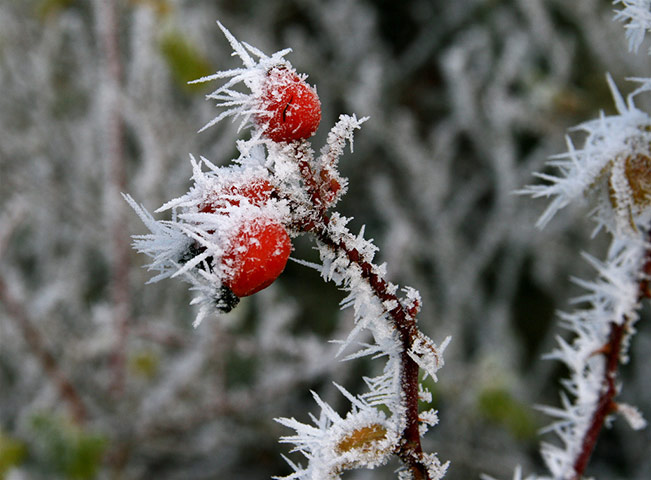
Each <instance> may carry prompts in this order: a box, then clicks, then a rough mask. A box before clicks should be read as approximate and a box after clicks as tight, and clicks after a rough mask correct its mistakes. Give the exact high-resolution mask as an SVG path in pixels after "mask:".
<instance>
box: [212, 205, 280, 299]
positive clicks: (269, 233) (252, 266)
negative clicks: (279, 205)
mask: <svg viewBox="0 0 651 480" xmlns="http://www.w3.org/2000/svg"><path fill="white" fill-rule="evenodd" d="M291 248H292V246H291V242H290V239H289V235H288V234H287V230H285V227H284V226H283V225H282V224H280V223H278V222H277V221H275V220H272V219H270V218H265V217H260V218H256V219H254V220H252V221H251V222H247V223H244V224H242V226H241V227H240V229H239V230H238V231H237V233H236V234H235V235H234V236H233V239H232V241H231V244H230V245H229V247H228V248H227V250H226V253H225V254H224V256H223V257H222V261H223V266H224V269H225V273H226V280H225V281H224V284H225V285H226V286H227V287H228V288H230V289H231V291H232V292H233V293H234V294H235V295H236V296H238V297H246V296H248V295H253V294H254V293H256V292H259V291H260V290H262V289H263V288H266V287H268V286H269V285H271V284H272V283H273V281H274V280H276V278H278V276H279V275H280V274H281V273H282V271H283V270H284V269H285V265H286V264H287V260H288V259H289V254H290V252H291Z"/></svg>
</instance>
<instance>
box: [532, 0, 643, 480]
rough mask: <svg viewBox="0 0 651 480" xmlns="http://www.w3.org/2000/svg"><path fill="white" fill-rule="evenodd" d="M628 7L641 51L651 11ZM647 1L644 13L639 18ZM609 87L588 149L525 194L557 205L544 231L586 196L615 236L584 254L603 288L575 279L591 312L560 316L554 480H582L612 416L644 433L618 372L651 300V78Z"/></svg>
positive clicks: (551, 411)
mask: <svg viewBox="0 0 651 480" xmlns="http://www.w3.org/2000/svg"><path fill="white" fill-rule="evenodd" d="M616 3H618V2H616ZM623 3H625V4H626V9H625V10H624V11H621V12H620V13H619V14H618V17H620V18H624V17H625V18H628V19H629V20H630V23H629V24H628V25H627V27H628V28H629V32H628V33H629V40H630V42H631V43H630V47H631V48H632V49H636V48H637V47H638V46H639V44H640V43H641V41H642V39H643V36H644V32H645V30H646V28H647V25H648V23H647V19H646V18H647V17H648V10H649V6H650V4H649V2H623ZM642 3H643V4H644V5H643V9H644V15H637V14H636V8H637V9H638V10H639V8H641V4H642ZM638 13H639V12H638ZM607 80H608V84H609V86H610V88H611V91H612V95H613V97H614V100H615V106H616V108H617V114H616V115H609V116H607V115H604V114H603V113H602V114H601V116H600V118H598V119H596V120H592V121H590V122H586V123H584V124H582V125H579V126H578V127H577V130H580V131H583V132H585V134H586V138H585V141H584V143H583V146H582V148H580V149H577V148H575V146H574V144H573V142H572V141H571V140H570V139H569V137H568V140H567V144H568V153H566V154H563V155H560V156H557V157H556V158H554V159H553V160H552V161H551V162H550V164H551V165H552V166H553V167H555V168H556V169H557V173H556V174H554V175H551V174H547V173H544V174H542V173H541V174H537V176H538V177H539V178H541V179H543V180H544V181H545V182H546V183H545V184H543V185H532V186H529V187H526V188H525V189H524V190H523V191H522V193H525V194H530V195H532V196H533V197H544V198H549V199H551V201H550V204H549V206H548V208H547V210H546V211H545V212H544V213H543V215H542V216H541V217H540V219H539V221H538V226H539V227H541V228H542V227H544V226H545V225H546V224H547V223H548V222H549V221H550V220H551V218H552V217H553V216H554V215H555V214H556V212H558V211H559V210H560V209H562V208H564V207H565V206H567V205H569V204H570V203H573V202H576V201H578V200H581V199H583V198H584V197H588V198H590V200H591V202H592V203H593V205H594V208H593V209H592V211H591V216H592V218H593V219H594V220H595V221H596V222H597V231H598V230H600V229H605V230H607V231H608V233H609V234H610V235H611V243H610V247H609V249H608V253H607V256H606V259H605V260H604V261H600V260H598V259H596V258H593V257H592V256H588V255H585V258H586V259H587V260H588V262H589V263H590V264H591V265H592V266H593V267H594V269H595V270H596V271H597V279H596V280H592V281H585V280H576V282H577V283H578V284H579V285H580V286H581V287H583V288H584V289H585V290H586V293H585V294H584V295H582V296H580V297H579V298H577V299H576V303H578V304H581V305H585V307H584V308H581V309H577V310H575V311H574V312H571V313H561V320H562V325H563V327H565V328H567V329H568V330H570V331H571V332H572V333H573V334H574V338H573V339H572V341H571V342H568V341H566V340H565V339H563V338H561V337H560V336H559V337H558V338H557V341H558V346H557V348H556V349H555V350H554V351H553V352H551V353H550V354H549V355H548V356H547V357H548V358H551V359H556V360H559V361H561V362H563V363H564V364H565V366H566V367H567V368H568V369H569V372H570V375H569V378H568V379H566V380H564V381H563V386H564V389H565V391H564V392H563V393H562V394H561V404H562V405H561V407H542V410H543V411H544V412H545V413H547V414H548V415H550V416H551V417H553V418H555V420H554V422H553V423H552V424H551V425H549V427H547V428H546V429H545V431H546V432H554V433H555V434H556V435H557V436H558V438H559V439H560V441H561V445H557V444H552V443H547V442H545V443H543V445H542V447H541V451H542V455H543V458H544V460H545V462H546V464H547V467H548V469H549V472H550V473H551V475H552V478H553V479H555V480H579V479H580V478H582V476H583V475H584V473H585V471H586V468H587V466H588V462H589V460H590V456H591V455H592V452H593V450H594V448H595V445H596V443H597V440H598V438H599V434H600V432H601V430H602V428H603V426H604V425H606V424H607V422H608V420H609V419H610V417H611V416H612V415H614V414H616V413H619V414H621V415H622V416H623V417H624V418H625V419H626V420H627V421H628V423H629V424H630V426H631V427H632V428H633V429H636V430H637V429H641V428H644V427H645V426H646V421H645V420H644V419H643V418H642V416H641V414H640V412H639V411H638V410H637V409H636V408H635V407H632V406H630V405H627V404H624V403H621V402H619V401H618V400H617V397H618V395H619V394H620V389H621V385H620V382H619V381H618V370H619V367H620V365H622V364H625V363H627V361H628V350H629V345H630V343H631V338H632V336H633V335H634V333H635V323H636V322H637V320H638V311H639V309H640V302H641V301H642V299H644V298H648V297H649V293H650V292H649V275H650V274H651V243H650V240H651V238H650V232H651V118H650V117H649V115H648V114H647V113H645V112H643V111H642V110H640V109H639V108H638V107H637V106H636V105H635V98H636V97H637V96H638V95H640V94H643V93H646V92H648V91H649V90H651V80H649V79H639V80H636V81H637V82H639V83H640V86H639V87H638V88H637V89H636V90H635V91H634V92H633V93H631V94H630V95H629V96H628V97H627V98H626V99H624V98H623V97H622V96H621V94H620V93H619V91H618V89H617V87H616V86H615V83H614V82H613V80H612V78H611V77H610V76H608V79H607ZM541 478H547V477H541Z"/></svg>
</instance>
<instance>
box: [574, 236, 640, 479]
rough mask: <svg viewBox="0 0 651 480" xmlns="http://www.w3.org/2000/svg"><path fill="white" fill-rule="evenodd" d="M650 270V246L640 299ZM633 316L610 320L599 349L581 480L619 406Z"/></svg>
mask: <svg viewBox="0 0 651 480" xmlns="http://www.w3.org/2000/svg"><path fill="white" fill-rule="evenodd" d="M649 238H651V231H650V232H649V233H648V234H647V239H649ZM649 274H651V249H648V248H647V250H646V255H645V260H644V265H643V266H642V268H641V279H640V282H639V290H638V300H639V301H641V300H642V299H643V298H649V296H650V295H649ZM631 321H632V319H631V317H630V316H627V317H626V318H624V321H623V322H621V323H616V322H611V323H610V333H609V335H608V342H607V343H606V344H605V345H604V346H603V348H602V349H601V350H599V352H597V353H599V354H603V355H604V356H605V365H604V374H603V380H602V385H603V391H602V393H601V395H600V397H599V400H598V401H597V403H596V408H595V411H594V412H593V414H592V419H591V420H590V425H589V426H588V429H587V430H586V432H585V434H584V436H583V441H582V442H581V450H580V451H579V453H578V455H577V457H576V460H575V461H574V464H573V468H574V476H573V477H572V480H580V478H581V477H582V475H583V473H584V472H585V469H586V468H587V466H588V462H589V461H590V457H591V455H592V452H593V450H594V448H595V445H596V444H597V440H598V439H599V434H600V432H601V429H602V428H603V425H604V422H605V421H606V418H607V417H608V415H610V414H612V413H613V412H615V411H616V410H617V403H616V402H615V396H616V395H617V386H616V384H615V380H616V378H617V368H618V367H619V364H620V360H621V357H620V355H621V352H622V347H623V344H624V341H625V340H626V337H627V335H626V333H627V332H628V330H629V327H630V324H631Z"/></svg>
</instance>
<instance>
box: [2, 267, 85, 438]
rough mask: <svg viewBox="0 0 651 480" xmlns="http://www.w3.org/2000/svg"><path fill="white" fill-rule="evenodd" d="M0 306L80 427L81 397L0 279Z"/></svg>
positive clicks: (81, 421) (82, 411) (22, 308)
mask: <svg viewBox="0 0 651 480" xmlns="http://www.w3.org/2000/svg"><path fill="white" fill-rule="evenodd" d="M0 304H2V305H3V306H4V308H5V310H6V311H7V313H8V314H9V315H8V316H9V318H12V319H14V321H15V322H16V325H17V327H18V328H19V329H20V332H21V334H22V336H23V338H24V339H25V342H26V343H27V346H28V347H29V349H30V350H31V351H32V353H33V354H34V356H35V357H36V358H37V359H38V361H39V363H40V364H41V367H42V368H43V371H44V372H45V374H46V375H47V376H48V377H49V378H50V379H51V380H52V382H53V383H54V385H55V386H56V388H57V390H58V391H59V395H60V396H61V399H63V401H64V402H65V403H66V404H67V405H68V408H69V410H70V415H71V416H72V419H73V420H74V421H75V422H76V423H77V424H78V425H82V424H83V423H84V422H85V421H86V417H87V414H86V407H85V406H84V403H83V402H82V400H81V396H80V395H79V393H78V392H77V389H76V388H75V387H74V385H73V384H72V382H71V381H70V379H69V378H68V377H67V376H66V375H65V373H63V371H62V370H61V367H60V366H59V363H58V362H57V359H56V357H55V356H54V355H53V354H52V352H50V351H49V350H48V348H47V347H46V345H45V342H44V341H43V336H42V335H41V333H40V332H39V331H38V329H37V328H36V327H34V323H33V322H32V320H31V319H30V318H29V315H28V314H27V312H26V311H25V308H24V307H23V305H22V304H21V303H20V302H19V301H18V300H17V299H16V298H15V297H14V296H13V295H12V294H11V292H9V289H8V288H7V285H6V283H5V281H4V279H3V278H2V277H0Z"/></svg>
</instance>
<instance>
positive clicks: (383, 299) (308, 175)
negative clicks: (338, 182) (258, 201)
mask: <svg viewBox="0 0 651 480" xmlns="http://www.w3.org/2000/svg"><path fill="white" fill-rule="evenodd" d="M299 169H300V172H301V175H302V177H303V180H304V182H305V185H306V186H307V189H308V193H309V194H310V198H311V201H312V203H313V207H314V211H315V212H316V215H317V216H318V217H317V221H316V222H314V221H313V220H312V218H313V217H310V220H309V221H308V222H306V223H305V224H304V225H303V226H302V228H303V229H305V230H307V231H309V232H311V233H313V234H314V235H315V237H316V238H317V240H318V241H320V242H321V243H323V244H324V245H326V246H327V247H329V248H331V249H332V250H333V251H334V252H335V254H336V253H337V251H341V252H345V255H346V257H347V258H348V260H350V262H351V264H355V265H357V266H359V268H360V269H361V272H362V273H361V275H362V278H364V279H365V280H366V281H367V282H368V284H369V285H370V287H371V289H372V291H373V293H374V294H375V296H376V297H377V298H378V300H379V301H380V303H382V304H385V305H386V304H394V305H395V307H394V308H393V309H391V310H389V311H388V312H387V313H388V314H389V316H390V317H391V319H392V321H393V326H394V328H395V329H396V330H397V331H398V336H399V339H400V343H401V345H402V352H401V354H400V361H401V369H400V385H401V388H402V395H403V398H404V400H405V409H406V412H405V416H406V425H405V429H404V431H403V433H402V439H401V441H400V442H399V444H398V448H397V450H396V451H395V453H396V455H398V457H399V458H400V459H401V460H402V461H403V462H404V463H405V465H407V466H408V468H409V470H410V472H411V474H412V475H413V478H414V480H429V479H430V477H429V474H428V473H427V468H426V466H424V465H423V464H422V462H421V461H420V458H421V457H422V454H423V449H422V446H421V440H420V432H419V428H418V426H419V420H418V411H419V410H418V372H419V366H418V364H417V363H416V362H415V361H414V360H413V359H412V358H411V356H410V355H409V353H408V352H410V351H411V350H412V347H413V342H414V340H415V339H416V338H417V337H418V327H417V325H416V320H415V318H414V317H413V314H411V313H409V312H408V309H407V308H406V307H405V306H404V305H403V304H402V302H401V301H400V298H398V297H397V296H396V295H395V294H393V293H390V292H389V289H388V286H389V285H388V284H387V282H386V281H385V280H384V279H383V278H381V277H380V276H379V275H378V274H377V273H376V272H377V266H375V265H373V264H372V263H370V262H367V261H365V260H363V259H362V258H361V257H360V254H359V252H358V251H357V250H356V249H355V248H354V247H351V246H349V245H347V244H346V242H345V241H344V240H336V239H334V238H332V237H331V236H330V235H329V231H328V228H327V227H328V223H329V221H330V219H329V217H328V215H327V214H326V213H325V208H324V206H325V205H327V202H326V201H324V199H323V198H321V195H320V193H319V188H318V187H317V181H316V179H315V176H314V174H313V171H312V169H311V167H310V165H309V163H308V162H307V161H306V160H304V159H302V160H300V161H299Z"/></svg>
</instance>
